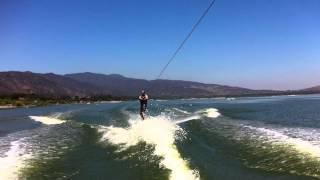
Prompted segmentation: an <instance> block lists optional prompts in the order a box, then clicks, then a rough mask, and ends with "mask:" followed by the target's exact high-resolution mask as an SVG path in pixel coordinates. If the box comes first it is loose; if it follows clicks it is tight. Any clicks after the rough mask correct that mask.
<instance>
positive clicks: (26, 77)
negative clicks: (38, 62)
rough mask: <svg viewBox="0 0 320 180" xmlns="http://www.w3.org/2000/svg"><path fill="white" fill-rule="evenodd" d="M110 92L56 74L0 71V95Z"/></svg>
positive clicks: (55, 95) (50, 95)
mask: <svg viewBox="0 0 320 180" xmlns="http://www.w3.org/2000/svg"><path fill="white" fill-rule="evenodd" d="M101 93H103V94H108V93H110V92H108V91H107V90H102V89H100V88H98V87H94V86H93V85H92V84H86V83H83V82H79V81H76V80H73V79H71V78H68V77H66V76H61V75H56V74H52V73H49V74H39V73H32V72H14V71H11V72H0V95H2V96H3V95H12V94H34V95H37V96H44V97H63V96H70V97H71V96H86V95H93V94H101Z"/></svg>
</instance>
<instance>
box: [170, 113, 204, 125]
mask: <svg viewBox="0 0 320 180" xmlns="http://www.w3.org/2000/svg"><path fill="white" fill-rule="evenodd" d="M200 118H201V116H199V115H194V116H190V117H186V118H183V119H179V120H177V121H175V122H174V123H176V124H180V123H184V122H187V121H191V120H195V119H200Z"/></svg>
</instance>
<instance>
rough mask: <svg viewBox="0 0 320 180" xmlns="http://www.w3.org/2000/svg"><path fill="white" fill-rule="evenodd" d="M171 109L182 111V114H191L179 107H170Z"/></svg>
mask: <svg viewBox="0 0 320 180" xmlns="http://www.w3.org/2000/svg"><path fill="white" fill-rule="evenodd" d="M172 109H173V110H175V111H178V112H180V113H183V114H191V113H189V112H188V111H184V110H182V109H179V108H172Z"/></svg>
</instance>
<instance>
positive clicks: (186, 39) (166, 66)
mask: <svg viewBox="0 0 320 180" xmlns="http://www.w3.org/2000/svg"><path fill="white" fill-rule="evenodd" d="M215 1H216V0H212V1H211V3H210V4H209V6H208V7H207V8H206V9H205V11H204V12H203V13H202V15H201V16H200V18H199V19H198V21H197V22H196V23H195V24H194V25H193V27H192V29H191V31H190V32H189V33H188V34H187V36H186V37H185V38H184V40H183V41H182V42H181V43H180V45H179V46H178V48H177V49H176V50H175V51H174V53H173V54H172V56H171V58H170V59H169V61H168V62H167V64H166V65H165V66H164V67H163V68H162V70H161V72H160V74H159V75H158V77H157V79H159V78H160V77H161V76H162V74H163V73H164V71H165V70H166V69H167V68H168V66H169V65H170V63H171V62H172V61H173V60H174V58H175V57H176V56H177V54H178V53H179V51H180V50H181V49H182V47H183V46H184V44H185V43H186V42H187V41H188V39H189V38H190V37H191V35H192V33H193V32H194V31H195V30H196V28H197V27H198V26H199V24H200V23H201V21H202V20H203V19H204V17H205V16H206V15H207V14H208V12H209V10H210V9H211V7H212V6H213V4H214V3H215Z"/></svg>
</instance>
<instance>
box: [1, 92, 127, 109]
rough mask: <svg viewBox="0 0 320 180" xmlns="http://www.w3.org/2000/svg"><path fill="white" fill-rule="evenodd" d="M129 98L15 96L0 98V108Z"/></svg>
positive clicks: (108, 96)
mask: <svg viewBox="0 0 320 180" xmlns="http://www.w3.org/2000/svg"><path fill="white" fill-rule="evenodd" d="M130 99H132V98H130V97H113V96H111V95H106V96H103V95H101V96H86V97H78V96H74V97H42V96H36V95H25V94H15V95H10V96H0V106H3V107H8V108H10V107H24V106H46V105H52V104H71V103H93V102H101V101H125V100H130Z"/></svg>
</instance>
